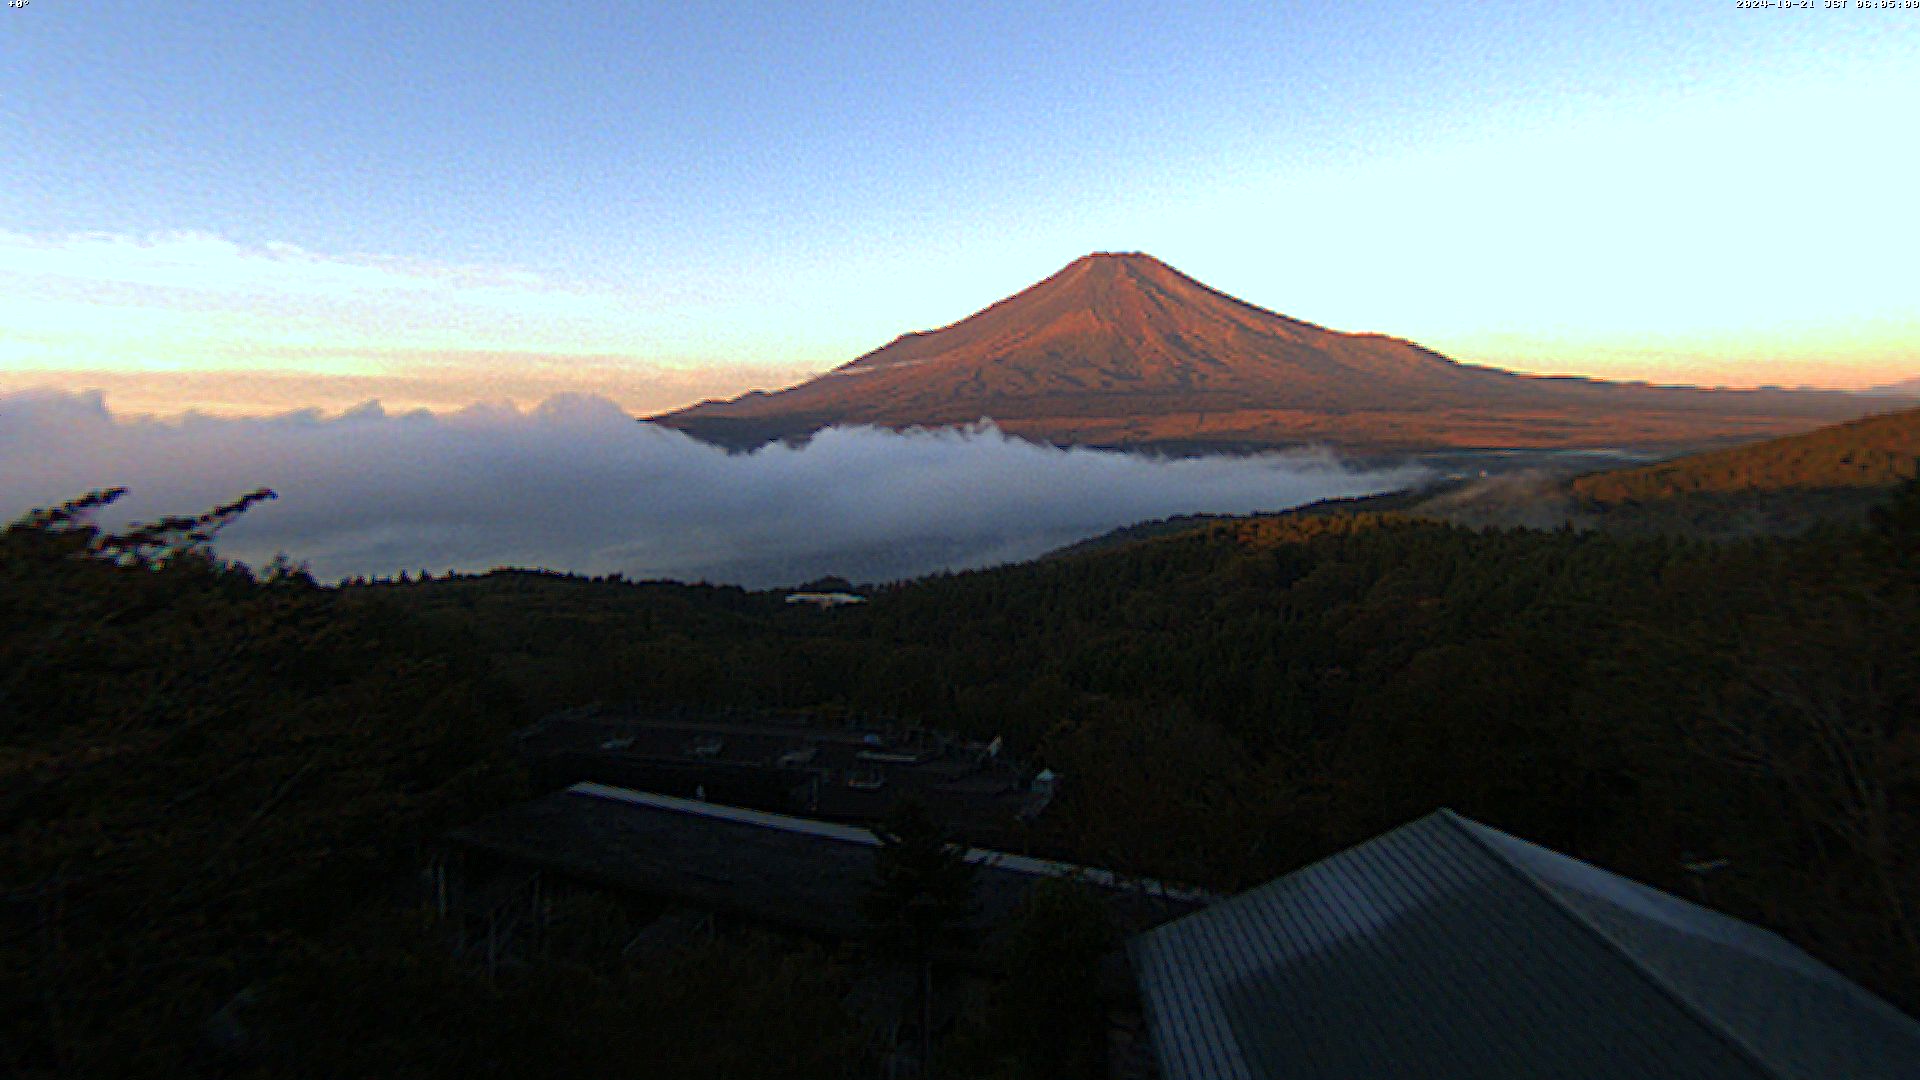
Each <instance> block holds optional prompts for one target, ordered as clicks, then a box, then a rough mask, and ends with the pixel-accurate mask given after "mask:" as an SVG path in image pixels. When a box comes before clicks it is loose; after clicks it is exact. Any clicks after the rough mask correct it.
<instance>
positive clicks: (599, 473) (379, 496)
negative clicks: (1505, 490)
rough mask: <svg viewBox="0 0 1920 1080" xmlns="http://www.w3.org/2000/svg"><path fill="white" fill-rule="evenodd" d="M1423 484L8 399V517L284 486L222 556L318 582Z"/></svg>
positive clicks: (1280, 503) (2, 413) (540, 413)
mask: <svg viewBox="0 0 1920 1080" xmlns="http://www.w3.org/2000/svg"><path fill="white" fill-rule="evenodd" d="M1420 475H1421V474H1420V472H1419V470H1416V469H1399V470H1376V471H1361V470H1356V469H1352V468H1349V467H1347V466H1345V465H1343V464H1341V463H1340V462H1339V461H1338V460H1337V459H1335V458H1334V457H1333V456H1332V455H1331V454H1328V453H1324V452H1301V453H1288V454H1268V455H1261V456H1256V457H1232V458H1228V457H1209V458H1192V459H1183V460H1162V459H1158V458H1150V457H1143V456H1138V455H1131V454H1122V453H1113V452H1104V451H1093V450H1082V449H1074V450H1059V449H1054V448H1051V447H1041V446H1035V445H1032V444H1030V443H1026V442H1022V441H1020V440H1018V439H1014V438H1011V437H1009V436H1007V435H1004V434H1002V433H1001V432H1000V431H998V430H997V429H995V428H993V427H992V426H991V425H985V424H983V425H980V426H977V427H975V428H972V429H969V430H966V431H941V432H919V431H914V432H908V433H905V434H896V433H893V432H887V431H878V430H873V429H869V428H853V429H830V430H827V431H824V432H822V433H820V434H819V435H818V436H816V437H815V438H814V439H813V440H812V441H811V442H809V443H807V444H806V445H804V446H799V447H793V446H784V445H773V446H768V447H765V448H763V449H761V450H759V451H756V452H754V453H752V454H735V455H728V454H726V453H725V452H723V451H720V450H718V449H715V448H713V447H710V446H707V445H706V444H703V443H700V442H696V441H694V440H692V439H690V438H688V437H686V436H684V435H681V434H680V433H678V432H675V431H670V430H667V429H664V428H659V427H655V426H653V425H650V424H643V423H637V422H635V421H634V420H633V418H631V417H630V416H628V415H627V414H626V413H624V412H622V411H621V410H620V409H619V408H618V407H617V406H615V405H614V404H613V403H612V402H610V401H607V400H605V399H601V398H594V397H582V396H563V397H556V398H552V399H550V400H548V401H547V402H546V403H545V404H543V405H540V406H539V407H537V408H534V409H531V410H528V411H520V410H516V409H514V408H513V407H511V406H485V405H483V406H474V407H471V408H468V409H464V410H461V411H459V412H456V413H446V414H438V415H435V414H429V413H425V412H418V413H409V414H405V415H390V414H388V413H386V412H385V411H383V410H382V409H381V408H380V406H379V405H377V404H375V403H368V404H366V405H363V406H361V407H359V408H356V409H352V410H349V411H347V412H345V413H343V414H340V415H337V416H323V415H321V414H319V413H317V412H313V411H308V412H298V413H288V414H285V415H281V416H275V417H267V418H249V419H239V418H213V417H202V416H193V415H189V416H187V417H185V418H183V419H180V420H177V421H170V422H163V421H156V420H150V419H144V418H123V417H116V416H115V415H113V413H112V412H111V411H110V410H109V408H108V407H107V404H106V402H105V400H104V398H103V397H102V395H100V394H99V393H98V392H90V393H68V392H62V391H44V390H41V391H30V392H24V393H15V394H10V395H4V396H0V515H4V517H6V518H7V519H11V518H14V517H17V516H18V515H19V514H21V513H24V512H25V511H26V510H29V509H31V508H33V507H36V506H45V505H51V504H54V503H58V502H61V501H64V500H65V499H68V498H71V497H73V496H75V495H77V494H80V493H81V492H83V491H86V490H89V489H92V488H99V487H108V486H125V487H128V488H130V489H132V491H131V494H130V495H129V496H128V497H127V498H126V499H125V500H124V501H123V502H122V503H121V504H120V505H119V506H118V507H116V508H115V510H116V513H115V514H114V515H113V516H110V517H108V518H105V519H103V524H107V525H109V526H113V525H118V524H120V523H123V522H125V521H127V520H130V519H139V520H146V519H152V518H156V517H160V516H163V515H166V514H172V513H190V512H198V511H201V510H205V509H207V508H209V507H211V506H214V505H216V504H217V503H220V502H224V501H226V500H229V499H231V498H232V497H234V496H236V495H239V494H240V493H242V492H245V491H249V490H252V489H254V488H258V487H270V488H273V489H274V490H275V491H277V492H278V493H279V494H280V498H279V500H278V501H276V502H271V503H267V504H264V505H261V506H258V507H256V508H254V509H253V510H251V511H249V512H248V513H247V514H246V515H245V517H244V518H242V519H241V520H240V521H239V522H238V523H236V524H235V525H233V526H232V527H231V528H229V529H228V530H227V531H226V532H224V533H222V534H221V536H220V540H219V551H220V553H221V554H222V555H224V556H227V557H231V558H238V559H241V560H244V561H246V562H249V563H253V564H255V565H258V564H259V563H262V562H264V561H266V560H267V559H269V558H271V557H272V556H273V555H274V554H275V553H277V552H285V553H287V554H288V555H290V556H291V557H292V558H294V559H295V560H296V561H300V562H305V563H307V564H308V565H310V566H311V568H312V570H313V572H314V574H315V575H316V576H317V577H319V578H321V579H322V580H337V579H340V578H343V577H348V576H354V575H368V576H387V575H393V574H397V573H399V572H400V571H402V570H405V571H408V572H418V571H420V570H422V569H427V570H432V571H434V572H435V573H440V572H444V571H446V570H461V571H484V570H488V569H492V568H495V567H501V566H520V567H545V568H549V569H554V570H564V571H573V572H577V573H584V574H605V573H611V572H615V571H618V572H620V573H623V574H625V575H627V576H628V577H629V578H656V577H658V578H677V579H680V580H686V581H693V580H706V581H714V582H729V583H737V584H742V585H747V586H749V587H763V586H771V585H782V584H792V583H798V582H802V581H805V580H808V579H811V578H815V577H819V576H822V575H825V574H839V575H843V576H845V577H848V578H851V579H853V580H856V581H881V580H891V579H897V578H904V577H913V576H917V575H921V574H926V573H931V572H934V571H938V570H943V569H965V568H972V567H979V566H987V565H992V564H996V563H1003V562H1009V561H1017V560H1021V559H1028V558H1032V557H1034V556H1036V555H1039V554H1042V553H1044V552H1046V551H1048V550H1051V549H1053V548H1056V547H1059V546H1061V545H1063V544H1068V543H1071V542H1073V541H1076V540H1080V539H1084V538H1086V537H1089V536H1094V535H1098V534H1099V533H1102V532H1105V531H1107V530H1108V529H1111V528H1114V527H1116V526H1120V525H1126V524H1130V523H1133V522H1137V521H1143V520H1148V519H1152V518H1159V517H1165V516H1168V515H1172V514H1181V513H1199V512H1222V513H1245V512H1251V511H1258V510H1278V509H1284V508H1286V507H1290V506H1296V505H1299V504H1302V503H1306V502H1311V501H1313V500H1315V499H1320V498H1327V497H1332V496H1350V495H1360V494H1367V493H1371V492H1377V491H1383V490H1389V489H1393V488H1398V487H1402V486H1405V485H1407V484H1408V483H1411V482H1414V481H1416V480H1417V479H1419V478H1420Z"/></svg>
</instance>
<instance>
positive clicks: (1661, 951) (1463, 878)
mask: <svg viewBox="0 0 1920 1080" xmlns="http://www.w3.org/2000/svg"><path fill="white" fill-rule="evenodd" d="M1132 952H1133V956H1134V963H1135V968H1136V971H1137V977H1138V979H1139V983H1140V987H1141V993H1142V997H1143V999H1144V1002H1145V1005H1146V1009H1147V1014H1148V1018H1149V1024H1150V1030H1151V1031H1152V1034H1153V1040H1154V1048H1155V1053H1156V1054H1157V1056H1158V1058H1159V1061H1160V1067H1161V1070H1162V1073H1163V1075H1164V1076H1165V1077H1167V1080H1201V1078H1205V1080H1216V1078H1218V1080H1227V1078H1245V1080H1256V1078H1268V1077H1287V1078H1290V1080H1292V1078H1298V1080H1311V1078H1320V1077H1325V1078H1329V1080H1330V1078H1335V1077H1339V1078H1348V1077H1377V1078H1394V1077H1475V1078H1485V1077H1510V1076H1527V1077H1533V1076H1539V1077H1564V1078H1568V1080H1582V1078H1588V1077H1591V1078H1595V1080H1599V1078H1602V1077H1604V1078H1609V1080H1611V1078H1616V1077H1626V1076H1659V1077H1673V1078H1700V1080H1719V1078H1727V1080H1733V1078H1742V1080H1752V1078H1759V1077H1771V1078H1794V1080H1800V1078H1806V1080H1815V1078H1819V1080H1827V1078H1834V1077H1859V1078H1887V1080H1892V1078H1896V1077H1905V1078H1915V1077H1920V1024H1915V1023H1914V1022H1913V1021H1912V1020H1911V1019H1909V1018H1907V1017H1906V1016H1904V1015H1903V1014H1901V1013H1899V1012H1898V1011H1897V1010H1895V1009H1893V1008H1892V1007H1891V1006H1889V1005H1887V1004H1886V1003H1885V1002H1882V1001H1880V1000H1879V999H1877V998H1874V997H1873V996H1872V995H1870V994H1867V993H1866V992H1865V991H1863V990H1861V989H1860V988H1858V987H1857V986H1854V985H1853V984H1852V983H1850V982H1848V981H1847V980H1846V979H1845V978H1843V977H1842V976H1840V975H1839V974H1838V973H1836V972H1834V971H1833V970H1831V969H1830V968H1827V967H1825V966H1824V965H1822V964H1820V963H1819V962H1818V961H1815V960H1814V959H1813V958H1812V957H1809V956H1807V955H1806V954H1805V953H1803V952H1801V951H1800V950H1798V949H1796V948H1794V947H1793V946H1792V945H1789V944H1788V943H1787V942H1785V941H1784V940H1782V939H1781V938H1779V937H1778V936H1776V935H1774V934H1771V933H1768V932H1767V931H1764V930H1761V929H1759V928H1757V927H1753V926H1749V925H1747V924H1745V923H1742V922H1739V921H1738V920H1735V919H1730V918H1727V917H1726V916H1723V915H1719V914H1717V913H1715V912H1711V911H1708V910H1706V909H1704V908H1701V907H1698V906H1696V905H1694V904H1690V903H1687V902H1686V901H1684V900H1680V899H1678V898H1675V897H1672V896H1668V895H1666V894H1665V893H1661V892H1658V891H1656V890H1654V889H1649V888H1646V887H1645V886H1641V885H1638V884H1636V883H1634V882H1631V881H1627V880H1626V879H1624V878H1620V877H1617V876H1616V875H1613V874H1609V873H1607V872H1605V871H1603V870H1599V869H1597V868H1595V867H1592V866H1589V865H1587V864H1585V863H1581V862H1578V861H1577V860H1574V859H1570V858H1567V857H1566V856H1564V855H1559V854H1557V853H1555V852H1551V851H1548V850H1546V849H1544V848H1540V847H1537V846H1535V845H1532V844H1528V843H1526V842H1525V841H1522V840H1518V839H1516V838H1514V837H1512V836H1508V835H1507V834H1505V833H1502V832H1499V831H1498V830H1495V829H1491V828H1488V827H1486V826H1484V825H1480V824H1478V823H1476V822H1472V821H1468V820H1466V819H1464V818H1461V817H1459V816H1457V815H1455V814H1452V813H1450V812H1448V811H1444V810H1443V811H1440V812H1438V813H1435V814H1432V815H1429V816H1428V817H1425V818H1422V819H1420V820H1419V821H1415V822H1413V823H1411V824H1408V825H1405V826H1403V827H1401V828H1399V829H1396V830H1394V831H1392V832H1390V833H1387V834H1385V835H1383V836H1380V837H1377V838H1375V839H1374V840H1371V841H1369V842H1367V843H1365V844H1362V845H1360V846H1358V847H1355V848H1352V849H1350V850H1348V851H1345V852H1342V853H1340V854H1338V855H1335V856H1333V857H1332V858H1330V859H1326V860H1324V861H1322V862H1319V863H1316V864H1314V865H1312V866H1309V867H1307V868H1305V869H1303V870H1300V871H1298V872H1296V873H1293V874H1290V875H1288V876H1286V877H1283V878H1280V879H1279V880H1277V881H1273V882H1270V883H1268V884H1267V885H1264V886H1261V887H1260V888H1257V889H1253V890H1251V891H1249V892H1246V893H1243V894H1241V895H1239V896H1237V897H1234V898H1233V899H1231V900H1228V901H1225V902H1223V903H1220V904H1217V905H1215V906H1213V907H1211V908H1208V909H1206V910H1204V911H1200V912H1197V913H1195V914H1193V915H1190V916H1187V917H1186V918H1183V919H1180V920H1177V921H1175V922H1172V923H1169V924H1167V925H1165V926H1162V927H1160V928H1159V929H1156V930H1153V931H1150V932H1148V933H1145V934H1142V935H1140V936H1139V937H1137V938H1135V939H1134V941H1133V944H1132Z"/></svg>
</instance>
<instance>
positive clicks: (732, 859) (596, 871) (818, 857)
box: [449, 783, 1210, 937]
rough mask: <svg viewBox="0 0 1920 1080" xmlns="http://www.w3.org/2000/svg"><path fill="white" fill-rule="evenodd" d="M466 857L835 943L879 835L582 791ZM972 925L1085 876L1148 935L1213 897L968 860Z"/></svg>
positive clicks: (552, 802)
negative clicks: (1121, 901) (1120, 898)
mask: <svg viewBox="0 0 1920 1080" xmlns="http://www.w3.org/2000/svg"><path fill="white" fill-rule="evenodd" d="M449 838H450V839H451V840H452V841H453V842H455V843H456V844H459V845H461V846H463V847H466V848H470V849H473V850H477V851H483V852H488V853H491V854H494V855H497V856H502V857H505V858H508V859H511V860H514V861H517V862H521V863H526V864H530V865H534V866H539V867H543V868H547V869H551V870H553V871H556V872H559V873H563V874H566V875H568V876H571V877H575V878H579V879H583V880H588V881H593V882H597V883H600V884H603V885H607V886H610V887H614V888H620V889H627V890H631V891H634V892H638V893H644V894H646V895H651V896H660V897H666V898H671V899H675V900H678V901H681V902H683V903H687V904H691V905H694V906H697V907H702V908H706V909H709V910H716V911H724V912H728V913H731V914H734V915H738V916H742V917H745V918H749V919H752V920H754V921H756V922H761V923H765V924H767V925H771V926H781V927H787V928H790V929H793V930H798V931H802V932H805V933H810V934H819V935H825V936H829V937H855V936H859V935H861V934H862V933H864V932H865V930H866V925H867V924H866V920H865V918H864V917H863V916H862V915H861V913H860V900H861V898H862V897H863V896H864V895H865V894H866V891H867V886H868V882H869V880H870V879H871V878H872V875H873V856H874V851H875V850H876V848H877V847H878V844H879V841H877V840H876V839H875V838H874V837H873V834H872V833H870V832H868V831H867V830H865V829H860V828H857V827H854V826H850V825H837V824H833V823H830V822H823V821H812V820H808V819H805V818H795V817H789V816H786V815H782V814H771V813H764V812H761V811H756V810H748V809H744V808H740V807H730V806H719V805H716V804H711V803H703V802H697V801H694V800H690V799H678V798H672V797H669V796H664V795H654V794H650V793H647V792H639V791H631V790H628V789H624V788H615V787H609V786H607V785H604V784H592V783H582V784H575V785H573V786H572V787H570V788H568V789H567V790H565V791H560V792H556V793H554V794H552V795H548V796H545V797H543V798H540V799H535V800H534V801H532V802H528V803H523V804H521V805H519V806H516V807H512V808H510V809H508V810H504V811H501V812H499V813H497V814H493V815H491V816H489V817H486V818H483V819H482V820H480V821H478V822H475V823H474V824H472V825H469V826H466V827H464V828H461V829H456V830H454V831H453V832H452V833H450V834H449ZM968 860H969V861H970V862H973V863H974V864H975V865H976V866H977V867H978V871H977V874H976V877H975V898H976V900H977V901H978V904H979V914H978V915H977V917H976V919H975V922H976V924H977V925H978V926H980V927H983V928H984V927H987V926H991V925H994V924H996V923H998V922H999V921H1000V920H1002V919H1004V918H1005V917H1006V916H1007V914H1008V913H1010V912H1011V911H1012V910H1013V908H1014V907H1015V906H1016V905H1017V904H1018V903H1019V902H1020V900H1021V898H1022V897H1024V896H1025V895H1026V892H1027V890H1028V889H1029V888H1030V887H1031V886H1032V885H1033V883H1034V882H1035V881H1037V880H1039V879H1041V878H1043V877H1051V876H1078V877H1084V878H1086V879H1087V880H1089V881H1090V882H1091V883H1093V884H1095V885H1097V886H1101V887H1103V888H1105V889H1107V890H1109V891H1110V892H1113V893H1116V894H1124V895H1125V896H1126V897H1127V898H1128V908H1129V910H1128V912H1127V914H1126V916H1125V917H1126V918H1127V921H1130V922H1131V923H1132V924H1133V925H1135V926H1144V925H1152V924H1153V923H1155V922H1159V921H1164V920H1165V919H1167V918H1173V917H1175V916H1178V915H1182V914H1185V913H1187V912H1190V911H1193V910H1195V909H1197V908H1198V907H1200V906H1202V905H1203V904H1205V903H1206V902H1207V901H1208V900H1209V899H1210V897H1209V896H1207V895H1206V894H1204V893H1200V892H1197V891H1193V890H1186V889H1181V888H1179V887H1175V886H1166V885H1162V884H1161V883H1158V882H1150V881H1140V880H1135V879H1126V878H1121V877H1116V876H1115V875H1112V874H1109V873H1107V872H1105V871H1100V870H1093V869H1089V868H1084V867H1075V866H1071V865H1068V864H1065V863H1057V862H1050V861H1047V860H1042V859H1032V858H1027V857H1025V856H1018V855H1010V854H1006V853H1004V852H994V851H985V850H981V849H970V850H969V852H968Z"/></svg>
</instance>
